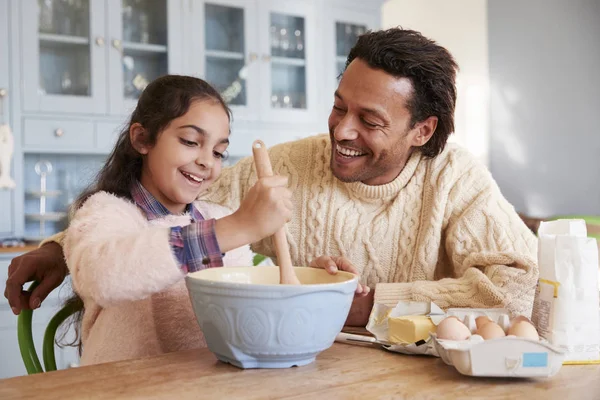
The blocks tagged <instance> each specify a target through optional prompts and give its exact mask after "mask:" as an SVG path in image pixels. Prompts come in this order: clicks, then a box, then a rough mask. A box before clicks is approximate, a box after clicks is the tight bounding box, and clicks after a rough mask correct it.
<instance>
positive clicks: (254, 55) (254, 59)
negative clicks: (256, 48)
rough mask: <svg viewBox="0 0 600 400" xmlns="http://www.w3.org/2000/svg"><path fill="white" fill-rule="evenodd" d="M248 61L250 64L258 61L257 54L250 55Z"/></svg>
mask: <svg viewBox="0 0 600 400" xmlns="http://www.w3.org/2000/svg"><path fill="white" fill-rule="evenodd" d="M248 59H249V60H250V62H254V61H256V60H257V59H258V54H256V53H250V56H249V57H248Z"/></svg>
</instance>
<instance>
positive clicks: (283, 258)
mask: <svg viewBox="0 0 600 400" xmlns="http://www.w3.org/2000/svg"><path fill="white" fill-rule="evenodd" d="M252 153H253V154H254V165H255V166H256V174H257V175H258V178H259V179H260V178H265V177H268V176H273V168H272V167H271V160H270V159H269V153H267V146H265V144H264V143H263V142H262V141H261V140H257V141H255V142H254V143H253V144H252ZM273 240H274V242H275V254H276V255H277V261H278V264H279V283H281V284H287V285H299V284H300V281H299V280H298V277H297V276H296V273H295V272H294V267H293V266H292V257H291V256H290V247H289V245H288V241H287V238H286V236H285V227H281V228H280V229H279V230H278V231H277V232H275V235H273Z"/></svg>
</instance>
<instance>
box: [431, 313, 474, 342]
mask: <svg viewBox="0 0 600 400" xmlns="http://www.w3.org/2000/svg"><path fill="white" fill-rule="evenodd" d="M436 332H437V337H438V338H440V339H446V340H465V339H468V338H469V337H470V336H471V331H470V330H469V328H467V326H466V325H465V324H463V323H462V322H460V321H459V320H458V318H456V317H449V318H446V319H444V320H443V321H442V322H440V323H439V325H438V326H437V329H436Z"/></svg>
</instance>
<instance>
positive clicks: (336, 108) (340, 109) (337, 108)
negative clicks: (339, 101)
mask: <svg viewBox="0 0 600 400" xmlns="http://www.w3.org/2000/svg"><path fill="white" fill-rule="evenodd" d="M333 109H334V110H335V111H337V112H340V113H342V112H344V110H343V109H342V108H340V107H338V106H336V105H335V104H334V105H333Z"/></svg>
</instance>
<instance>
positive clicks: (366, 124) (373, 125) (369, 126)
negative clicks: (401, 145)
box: [362, 119, 379, 128]
mask: <svg viewBox="0 0 600 400" xmlns="http://www.w3.org/2000/svg"><path fill="white" fill-rule="evenodd" d="M362 123H363V124H364V125H365V126H366V127H367V128H377V127H378V126H379V125H377V124H372V123H370V122H368V121H365V120H364V119H363V120H362Z"/></svg>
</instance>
